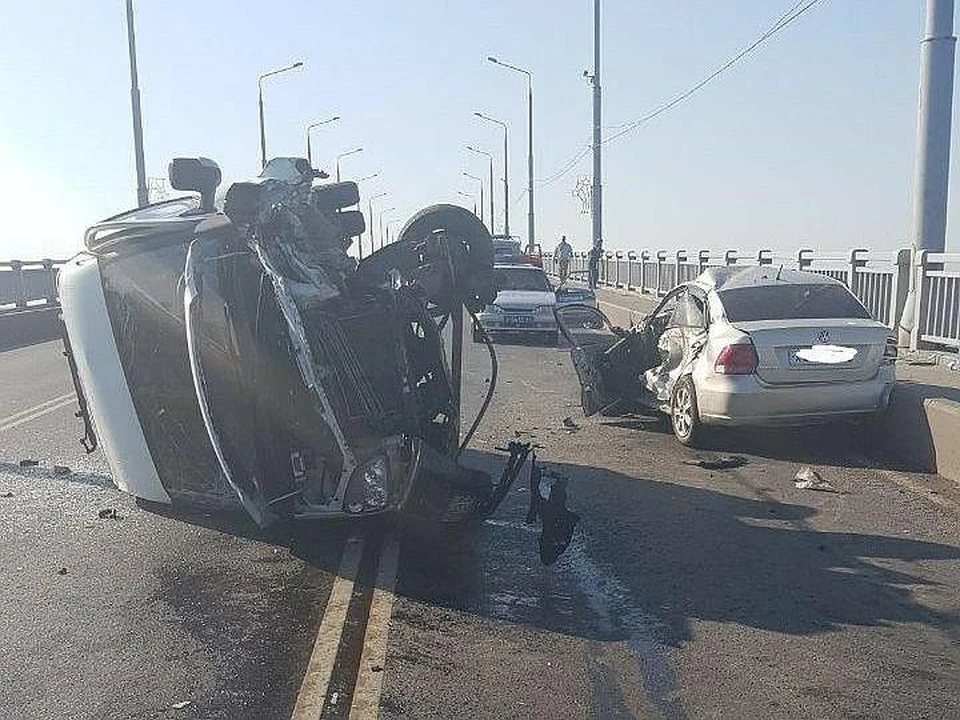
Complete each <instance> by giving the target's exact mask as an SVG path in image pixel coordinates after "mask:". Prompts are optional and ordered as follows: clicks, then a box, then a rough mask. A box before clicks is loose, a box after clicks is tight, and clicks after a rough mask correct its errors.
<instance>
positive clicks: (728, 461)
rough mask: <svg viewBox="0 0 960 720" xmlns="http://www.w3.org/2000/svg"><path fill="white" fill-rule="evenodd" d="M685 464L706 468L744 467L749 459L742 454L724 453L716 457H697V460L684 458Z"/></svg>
mask: <svg viewBox="0 0 960 720" xmlns="http://www.w3.org/2000/svg"><path fill="white" fill-rule="evenodd" d="M683 464H684V465H693V466H695V467H699V468H703V469H704V470H729V469H730V468H738V467H743V466H744V465H746V464H747V459H746V458H745V457H743V456H742V455H723V456H721V457H714V458H697V459H696V460H684V461H683Z"/></svg>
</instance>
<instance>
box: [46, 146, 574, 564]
mask: <svg viewBox="0 0 960 720" xmlns="http://www.w3.org/2000/svg"><path fill="white" fill-rule="evenodd" d="M320 175H321V174H320V173H318V172H317V171H315V170H314V169H313V168H312V167H310V165H309V163H307V161H306V160H303V159H297V158H277V159H275V160H273V161H271V163H269V164H268V165H267V167H266V169H265V170H264V172H263V173H262V174H261V176H260V177H259V178H257V179H256V180H255V181H252V182H245V183H235V184H233V185H232V186H231V187H230V188H229V189H228V190H227V192H226V194H225V196H224V200H223V203H222V207H215V203H214V197H215V191H216V188H217V185H218V183H219V181H220V171H219V169H218V168H217V166H216V164H215V163H213V162H212V161H209V160H205V159H202V158H180V159H177V160H174V161H173V162H172V163H171V165H170V180H171V185H172V186H173V187H174V188H176V189H179V190H188V191H196V192H198V193H199V197H197V196H188V197H183V198H179V199H175V200H170V201H167V202H162V203H157V204H154V205H150V206H147V207H145V208H141V209H138V210H133V211H130V212H128V213H124V214H122V215H118V216H116V217H112V218H109V219H107V220H105V221H103V222H102V223H99V224H98V225H96V226H94V227H93V228H91V229H90V230H89V231H88V232H87V234H86V238H85V245H86V249H85V250H84V251H83V252H82V253H81V254H80V255H78V256H77V257H75V258H73V259H72V260H71V261H70V262H68V263H67V264H66V266H65V267H64V268H63V270H62V272H61V274H60V279H59V283H60V298H61V302H62V306H63V319H64V329H65V334H64V341H65V344H66V350H67V357H68V359H69V361H70V364H71V370H72V372H73V376H74V383H75V385H76V388H77V394H78V397H79V399H80V413H79V415H80V416H81V417H82V418H83V419H84V421H85V429H86V434H85V437H84V440H83V442H84V443H85V446H86V447H88V448H89V449H92V448H93V447H94V446H96V444H97V442H98V438H99V442H100V444H101V445H102V447H103V451H104V453H105V455H106V458H107V460H108V462H109V465H110V468H111V470H112V473H113V476H114V478H115V480H116V482H117V484H118V485H119V486H120V488H121V489H123V490H126V491H128V492H130V493H132V494H134V495H136V496H137V497H140V498H144V499H147V500H152V501H158V502H163V503H170V502H173V503H180V504H193V503H197V502H208V503H209V502H213V503H217V504H222V503H224V502H228V503H232V504H236V503H238V502H239V504H240V505H242V507H243V508H244V509H245V510H246V511H247V512H248V513H249V515H250V516H251V517H252V518H253V519H254V520H255V521H256V522H257V523H258V524H260V525H266V524H268V523H270V522H272V521H274V520H276V519H280V518H322V517H331V516H344V515H347V516H360V515H367V514H374V513H383V512H387V511H400V510H402V511H404V512H408V513H411V514H414V515H417V516H420V517H424V518H428V519H433V520H435V521H438V522H466V521H469V520H471V519H476V518H482V517H484V516H486V515H488V514H489V513H491V512H492V511H493V510H494V509H495V508H496V507H497V505H499V503H500V501H501V500H502V499H503V497H504V496H505V495H506V492H507V490H508V489H509V487H510V485H511V483H513V481H514V480H515V478H516V477H517V475H518V474H519V472H520V469H521V467H522V466H524V463H525V461H526V460H527V459H528V456H529V455H530V452H531V448H530V446H529V445H523V444H519V443H510V444H509V446H508V447H506V448H504V450H505V451H506V452H507V453H508V457H507V459H506V463H505V468H504V471H503V473H502V475H501V476H500V477H499V478H492V477H491V476H489V475H488V474H486V473H485V472H482V471H480V470H477V469H472V468H469V467H465V466H464V465H462V464H461V463H460V462H459V458H460V455H461V453H462V452H463V450H464V449H465V447H466V445H467V443H468V442H469V440H470V438H471V436H472V433H473V430H474V429H475V428H476V425H477V423H478V422H479V417H478V418H477V419H476V420H475V421H474V423H473V425H472V427H471V428H470V429H468V430H467V432H466V433H465V434H464V436H463V437H462V438H461V418H460V392H461V382H460V377H461V358H462V335H463V333H462V330H463V315H464V311H466V313H467V314H469V315H471V316H472V317H474V318H475V317H476V316H475V313H476V312H477V311H479V310H480V309H481V308H483V307H484V306H485V305H486V304H487V303H489V302H490V301H491V300H492V299H493V297H494V294H495V293H494V291H493V282H492V273H493V249H492V244H491V240H490V235H489V233H488V232H487V230H486V228H485V227H484V226H483V224H482V223H481V222H480V221H479V220H478V219H477V218H476V217H475V216H474V215H472V214H471V213H469V212H467V211H465V210H463V209H462V208H458V207H456V206H451V205H435V206H432V207H429V208H427V209H425V210H423V211H421V212H420V213H418V214H417V215H415V216H414V217H413V218H412V219H411V220H410V221H409V222H408V223H407V224H406V226H405V227H404V228H403V230H402V231H401V233H400V235H399V237H398V240H397V242H395V243H392V244H391V245H389V246H387V247H385V248H383V249H382V250H380V251H379V252H377V253H374V254H373V255H371V256H369V257H367V258H365V259H363V260H361V261H360V262H359V263H358V262H357V261H356V260H355V259H354V258H352V257H350V256H349V255H348V254H347V249H348V248H349V246H350V244H351V242H352V238H354V237H356V236H357V235H359V234H360V233H362V231H363V228H364V219H363V216H362V215H361V214H360V213H359V212H357V211H355V210H349V209H347V208H350V207H351V206H353V205H356V203H357V201H358V194H357V186H356V185H355V184H354V183H349V182H344V183H328V184H315V182H314V181H315V179H316V178H317V177H319V176H320ZM448 323H449V325H450V326H451V327H452V330H453V331H452V332H451V333H450V341H449V342H450V348H449V350H450V355H449V357H448V355H447V349H446V347H445V343H444V339H443V333H442V330H443V328H444V326H445V325H447V324H448ZM484 339H485V340H486V341H487V343H488V346H489V348H490V355H491V359H492V361H493V362H494V367H495V362H496V356H495V353H494V351H493V347H492V344H490V342H489V339H488V338H484ZM495 383H496V376H495V372H494V375H493V378H492V382H491V383H490V386H489V389H488V390H487V397H486V401H485V402H484V404H483V408H484V409H485V408H486V407H487V406H488V404H489V402H490V399H491V398H492V394H493V391H494V390H493V387H494V385H495ZM481 415H482V411H481ZM531 472H533V468H531ZM562 496H563V493H562V488H561V492H558V494H557V498H560V497H562ZM544 510H545V512H544V515H543V517H544V518H546V517H547V516H548V515H549V516H550V517H551V518H554V519H557V518H559V519H560V520H561V522H559V524H556V523H554V526H553V528H552V530H551V532H552V531H553V530H557V529H558V528H560V532H561V534H562V535H563V538H559V539H558V536H557V535H556V534H554V535H553V536H552V537H547V539H546V542H547V545H548V548H552V549H551V550H550V552H548V553H547V554H548V556H550V557H553V555H552V554H551V553H553V552H554V551H556V550H560V551H562V548H563V547H565V546H566V542H568V541H569V532H572V523H573V522H575V520H574V519H573V516H572V515H569V514H567V513H566V510H565V508H562V509H560V508H555V507H550V506H549V503H548V505H547V506H544ZM555 510H556V512H554V511H555ZM564 522H566V524H564ZM568 530H569V532H568Z"/></svg>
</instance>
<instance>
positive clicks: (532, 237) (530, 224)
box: [487, 0, 599, 246]
mask: <svg viewBox="0 0 960 720" xmlns="http://www.w3.org/2000/svg"><path fill="white" fill-rule="evenodd" d="M597 2H599V0H597ZM487 60H489V61H490V62H492V63H493V64H494V65H499V66H500V67H505V68H507V69H508V70H513V71H514V72H518V73H522V74H524V75H526V76H527V245H528V246H531V245H533V243H534V242H535V241H536V234H535V229H534V225H535V221H534V212H533V73H531V72H530V71H529V70H525V69H523V68H521V67H517V66H516V65H511V64H510V63H506V62H503V61H502V60H498V59H497V58H495V57H488V58H487Z"/></svg>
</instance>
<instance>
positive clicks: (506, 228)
mask: <svg viewBox="0 0 960 720" xmlns="http://www.w3.org/2000/svg"><path fill="white" fill-rule="evenodd" d="M474 115H476V116H477V117H478V118H480V119H481V120H486V121H487V122H492V123H496V124H497V125H499V126H500V127H502V128H503V234H504V235H509V234H510V163H509V157H508V143H507V124H506V123H505V122H503V120H496V119H494V118H492V117H490V116H489V115H484V114H483V113H482V112H475V113H474Z"/></svg>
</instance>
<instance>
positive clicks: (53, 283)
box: [41, 258, 57, 305]
mask: <svg viewBox="0 0 960 720" xmlns="http://www.w3.org/2000/svg"><path fill="white" fill-rule="evenodd" d="M41 264H42V265H43V269H44V271H45V272H46V275H47V280H46V285H47V292H46V295H45V299H46V301H47V303H48V304H50V305H53V304H56V302H57V271H56V270H54V269H53V260H50V259H49V258H44V259H43V261H42V263H41Z"/></svg>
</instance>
